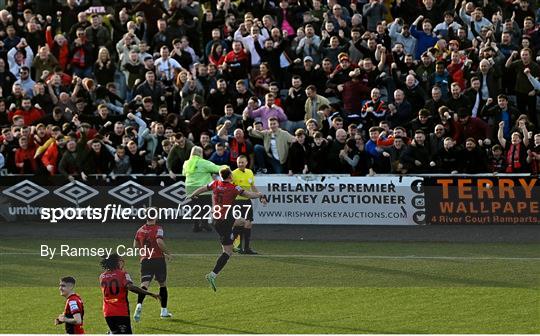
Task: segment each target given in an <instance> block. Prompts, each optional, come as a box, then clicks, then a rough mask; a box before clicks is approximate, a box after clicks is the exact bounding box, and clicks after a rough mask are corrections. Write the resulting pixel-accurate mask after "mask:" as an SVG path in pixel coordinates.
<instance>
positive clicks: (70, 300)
mask: <svg viewBox="0 0 540 336" xmlns="http://www.w3.org/2000/svg"><path fill="white" fill-rule="evenodd" d="M73 287H75V278H73V277H70V276H67V277H63V278H62V279H60V285H59V289H60V295H62V296H63V297H65V298H66V306H65V308H64V313H62V314H60V315H58V317H57V318H56V319H55V320H54V324H56V325H59V324H62V323H64V324H65V325H66V334H84V329H83V318H84V304H83V302H82V299H81V297H80V296H79V295H78V294H77V293H75V291H74V290H73Z"/></svg>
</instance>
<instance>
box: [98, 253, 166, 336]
mask: <svg viewBox="0 0 540 336" xmlns="http://www.w3.org/2000/svg"><path fill="white" fill-rule="evenodd" d="M101 267H102V268H103V270H104V272H103V273H101V275H100V276H99V284H100V286H101V292H102V293H103V316H104V317H105V320H106V321H107V325H108V326H109V329H110V331H111V333H112V334H132V333H133V332H132V331H131V321H130V318H129V302H128V291H132V292H134V293H137V294H144V295H150V296H152V297H154V298H156V299H159V295H158V294H154V293H150V292H148V291H146V290H144V289H142V288H139V287H137V286H135V285H133V282H132V281H131V277H130V276H129V274H128V273H127V272H126V271H124V260H123V259H122V258H121V257H120V256H119V255H118V254H111V255H110V256H109V257H108V258H103V259H102V260H101Z"/></svg>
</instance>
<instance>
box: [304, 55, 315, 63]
mask: <svg viewBox="0 0 540 336" xmlns="http://www.w3.org/2000/svg"><path fill="white" fill-rule="evenodd" d="M304 62H313V57H311V56H306V57H304Z"/></svg>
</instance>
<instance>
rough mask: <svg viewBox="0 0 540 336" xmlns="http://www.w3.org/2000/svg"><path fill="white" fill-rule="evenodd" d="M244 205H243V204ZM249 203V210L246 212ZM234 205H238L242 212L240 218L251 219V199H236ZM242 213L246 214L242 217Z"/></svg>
mask: <svg viewBox="0 0 540 336" xmlns="http://www.w3.org/2000/svg"><path fill="white" fill-rule="evenodd" d="M244 205H245V206H244ZM248 205H249V211H247V212H246V210H247V209H248ZM234 206H239V207H240V211H241V212H242V219H245V220H248V221H253V206H252V205H251V200H248V199H247V200H237V201H236V203H235V205H234ZM244 215H246V216H245V217H244Z"/></svg>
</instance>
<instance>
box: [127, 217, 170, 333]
mask: <svg viewBox="0 0 540 336" xmlns="http://www.w3.org/2000/svg"><path fill="white" fill-rule="evenodd" d="M151 209H152V210H156V211H150V210H151ZM152 212H154V215H157V213H158V212H157V209H156V208H154V207H150V208H148V209H147V212H146V214H147V220H146V224H144V225H143V226H141V227H140V228H139V230H137V233H136V234H135V240H134V241H133V247H135V248H137V249H140V248H144V251H145V253H141V288H142V289H145V290H146V289H148V287H149V286H150V282H151V281H152V279H153V278H154V277H155V278H156V281H157V282H158V284H159V296H160V297H161V313H160V317H161V318H169V317H172V314H171V313H169V311H168V310H167V300H168V296H169V294H168V291H167V283H166V281H167V263H166V262H165V256H167V258H170V257H171V255H170V253H169V252H168V250H167V247H166V246H165V242H164V241H163V228H162V227H161V226H160V225H157V224H156V218H155V216H154V218H152ZM144 297H145V295H142V294H139V297H138V299H137V307H136V308H135V314H133V319H134V320H135V322H139V321H140V320H141V314H142V304H143V301H144Z"/></svg>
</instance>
